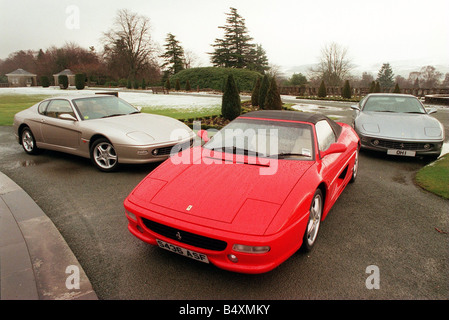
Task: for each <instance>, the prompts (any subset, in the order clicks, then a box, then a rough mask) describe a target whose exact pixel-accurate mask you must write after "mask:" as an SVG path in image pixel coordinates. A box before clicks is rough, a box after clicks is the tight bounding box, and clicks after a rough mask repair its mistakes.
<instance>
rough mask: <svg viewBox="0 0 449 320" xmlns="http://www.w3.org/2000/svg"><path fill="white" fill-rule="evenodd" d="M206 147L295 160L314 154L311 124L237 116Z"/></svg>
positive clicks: (308, 158)
mask: <svg viewBox="0 0 449 320" xmlns="http://www.w3.org/2000/svg"><path fill="white" fill-rule="evenodd" d="M204 147H205V148H207V149H211V150H216V151H221V152H227V153H235V154H243V155H250V156H251V155H252V156H257V157H277V158H284V159H292V160H295V159H301V160H312V159H313V154H314V153H313V152H314V149H313V137H312V126H311V125H309V124H306V123H295V122H282V121H269V120H253V119H237V120H234V121H233V122H231V123H230V124H228V125H227V126H226V127H224V128H223V129H221V130H220V131H219V132H217V133H216V134H215V135H214V136H213V137H212V139H211V140H210V141H209V142H208V143H207V144H205V145H204Z"/></svg>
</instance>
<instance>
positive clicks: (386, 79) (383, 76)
mask: <svg viewBox="0 0 449 320" xmlns="http://www.w3.org/2000/svg"><path fill="white" fill-rule="evenodd" d="M393 76H394V74H393V69H391V66H390V64H389V63H384V64H383V65H382V67H381V68H380V70H379V73H378V74H377V82H379V84H380V86H381V87H382V88H386V89H390V88H391V87H393V86H394V81H393Z"/></svg>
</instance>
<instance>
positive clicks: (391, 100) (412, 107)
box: [363, 96, 426, 113]
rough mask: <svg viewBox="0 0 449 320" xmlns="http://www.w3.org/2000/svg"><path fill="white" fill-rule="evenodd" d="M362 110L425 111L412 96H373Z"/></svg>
mask: <svg viewBox="0 0 449 320" xmlns="http://www.w3.org/2000/svg"><path fill="white" fill-rule="evenodd" d="M363 111H374V112H395V113H426V111H425V109H424V108H423V106H422V104H421V103H420V102H419V101H418V99H416V98H414V97H399V96H397V97H395V96H390V97H387V96H373V97H369V98H368V100H367V101H366V103H365V105H364V106H363Z"/></svg>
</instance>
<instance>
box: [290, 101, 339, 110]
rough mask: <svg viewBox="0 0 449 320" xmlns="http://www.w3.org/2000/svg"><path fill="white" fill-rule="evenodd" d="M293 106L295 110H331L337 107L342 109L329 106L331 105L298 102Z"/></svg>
mask: <svg viewBox="0 0 449 320" xmlns="http://www.w3.org/2000/svg"><path fill="white" fill-rule="evenodd" d="M291 108H293V109H295V110H300V111H312V112H313V111H331V110H335V109H336V108H337V109H341V108H340V107H329V106H322V105H317V104H308V103H307V104H306V103H298V104H295V105H293V106H291Z"/></svg>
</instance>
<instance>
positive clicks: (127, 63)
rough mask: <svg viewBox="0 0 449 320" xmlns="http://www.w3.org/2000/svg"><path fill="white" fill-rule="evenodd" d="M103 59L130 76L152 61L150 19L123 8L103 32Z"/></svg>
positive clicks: (153, 47)
mask: <svg viewBox="0 0 449 320" xmlns="http://www.w3.org/2000/svg"><path fill="white" fill-rule="evenodd" d="M103 42H104V54H105V60H107V61H108V62H110V63H111V64H112V65H115V66H117V67H121V68H122V69H123V72H127V73H128V74H127V76H128V78H130V79H136V77H137V75H138V73H139V72H141V71H142V70H144V69H145V68H147V67H148V66H149V65H151V64H152V63H153V59H154V57H153V55H154V54H155V52H154V51H155V46H154V44H153V43H152V39H151V35H150V20H149V18H147V17H145V16H142V15H138V14H137V13H134V12H130V11H129V10H127V9H122V10H119V11H118V12H117V16H116V18H115V21H114V26H113V28H112V29H111V30H109V31H108V32H106V33H104V38H103Z"/></svg>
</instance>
